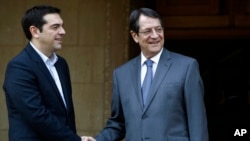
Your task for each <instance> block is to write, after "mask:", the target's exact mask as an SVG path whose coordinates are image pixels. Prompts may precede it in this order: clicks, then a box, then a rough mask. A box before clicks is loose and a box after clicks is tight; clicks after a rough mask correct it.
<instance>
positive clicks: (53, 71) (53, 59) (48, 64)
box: [30, 42, 66, 107]
mask: <svg viewBox="0 0 250 141" xmlns="http://www.w3.org/2000/svg"><path fill="white" fill-rule="evenodd" d="M30 44H31V46H32V47H33V48H34V50H35V51H36V52H37V53H38V54H39V56H40V57H41V58H42V60H43V62H44V63H45V65H46V67H47V68H48V70H49V72H50V74H51V76H52V77H53V78H54V81H55V83H56V86H57V88H58V90H59V92H60V95H61V97H62V100H63V103H64V105H65V107H66V101H65V98H64V95H63V90H62V85H61V82H60V78H59V76H58V73H57V71H56V67H55V66H54V65H55V63H56V62H57V60H58V57H57V56H56V53H53V54H52V55H51V56H50V57H47V56H46V55H44V54H43V53H42V52H41V51H39V50H38V49H37V48H36V47H35V46H34V45H33V44H32V43H31V42H30Z"/></svg>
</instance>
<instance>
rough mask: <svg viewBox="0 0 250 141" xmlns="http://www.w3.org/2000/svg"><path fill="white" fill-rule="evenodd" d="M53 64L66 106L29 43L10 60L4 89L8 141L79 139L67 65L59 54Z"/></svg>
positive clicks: (67, 140)
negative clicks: (7, 119) (7, 120)
mask: <svg viewBox="0 0 250 141" xmlns="http://www.w3.org/2000/svg"><path fill="white" fill-rule="evenodd" d="M55 67H56V69H57V71H58V75H59V78H60V81H61V85H62V88H63V93H64V97H65V100H66V103H67V109H66V108H65V106H64V104H63V101H62V98H61V96H60V94H59V91H58V89H57V86H56V84H55V82H54V79H53V78H52V76H51V74H50V72H49V71H48V69H47V67H46V65H45V64H44V62H43V61H42V59H41V57H40V56H39V55H38V54H37V52H36V51H35V50H34V49H33V48H32V47H31V45H30V44H28V45H27V46H26V48H25V49H24V50H23V51H22V52H21V53H19V54H18V55H17V56H16V57H15V58H13V59H12V60H11V61H10V62H9V64H8V66H7V70H6V75H5V81H4V85H3V89H4V91H5V95H6V103H7V109H8V118H9V140H10V141H80V137H79V136H77V135H76V128H75V117H74V108H73V103H72V92H71V81H70V74H69V68H68V65H67V63H66V61H65V60H64V59H63V58H61V57H60V56H58V61H57V63H56V64H55Z"/></svg>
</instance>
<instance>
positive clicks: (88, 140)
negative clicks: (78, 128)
mask: <svg viewBox="0 0 250 141" xmlns="http://www.w3.org/2000/svg"><path fill="white" fill-rule="evenodd" d="M81 139H82V141H96V140H95V139H94V138H93V137H90V136H81Z"/></svg>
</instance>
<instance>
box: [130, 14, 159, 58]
mask: <svg viewBox="0 0 250 141" xmlns="http://www.w3.org/2000/svg"><path fill="white" fill-rule="evenodd" d="M138 24H139V32H138V33H135V32H134V31H131V35H132V37H133V39H134V41H135V42H136V43H138V44H139V46H140V48H141V51H142V53H143V55H144V56H145V57H146V58H151V57H153V56H155V55H156V54H157V53H159V52H160V51H161V49H162V48H163V44H164V30H163V28H162V25H161V22H160V20H159V19H157V18H151V17H148V16H145V15H143V14H142V15H140V17H139V20H138Z"/></svg>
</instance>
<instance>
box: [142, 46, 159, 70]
mask: <svg viewBox="0 0 250 141" xmlns="http://www.w3.org/2000/svg"><path fill="white" fill-rule="evenodd" d="M162 50H163V48H162V49H161V51H160V52H159V53H157V54H156V55H155V56H154V57H152V58H150V60H152V61H153V62H154V63H156V64H158V62H159V60H160V56H161V53H162ZM146 60H147V58H146V57H145V56H144V55H143V53H142V52H141V66H143V64H144V62H145V61H146Z"/></svg>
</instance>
